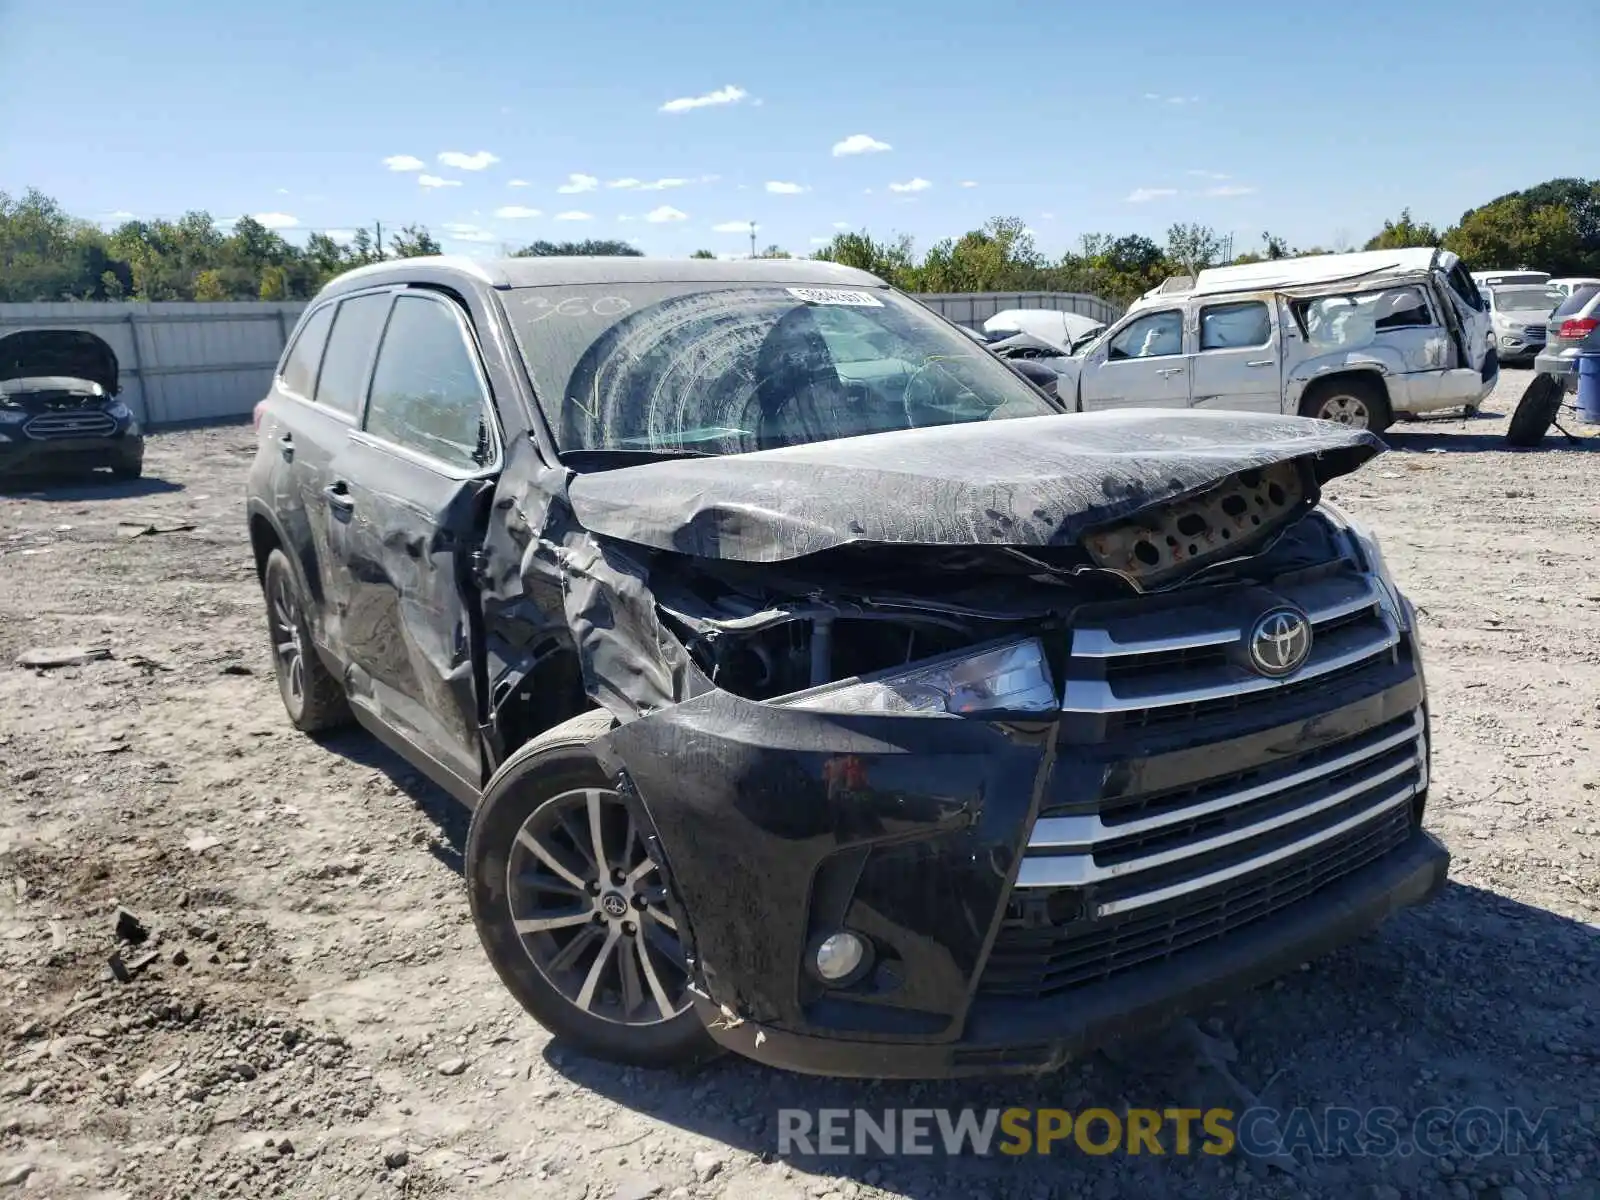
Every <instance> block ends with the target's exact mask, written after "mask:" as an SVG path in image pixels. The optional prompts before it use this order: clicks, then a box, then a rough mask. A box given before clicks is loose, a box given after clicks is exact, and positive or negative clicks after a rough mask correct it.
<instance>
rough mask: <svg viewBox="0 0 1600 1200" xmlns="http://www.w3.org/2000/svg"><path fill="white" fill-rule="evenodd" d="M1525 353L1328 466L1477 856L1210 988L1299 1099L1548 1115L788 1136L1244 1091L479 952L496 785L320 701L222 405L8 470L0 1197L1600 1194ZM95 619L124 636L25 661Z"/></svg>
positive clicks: (1436, 804)
mask: <svg viewBox="0 0 1600 1200" xmlns="http://www.w3.org/2000/svg"><path fill="white" fill-rule="evenodd" d="M1526 379H1527V376H1526V375H1525V374H1524V373H1521V372H1508V374H1507V378H1506V381H1505V383H1504V384H1503V385H1502V387H1501V389H1500V391H1499V393H1498V395H1497V396H1496V398H1495V399H1494V400H1493V401H1492V402H1491V404H1490V405H1489V406H1488V408H1487V409H1486V412H1485V415H1484V416H1482V417H1480V418H1479V419H1477V420H1474V421H1465V422H1464V421H1461V420H1459V419H1456V418H1453V417H1452V418H1449V419H1442V420H1433V421H1429V422H1427V423H1424V424H1414V425H1405V426H1399V427H1397V430H1396V431H1395V433H1394V434H1393V436H1392V439H1391V440H1392V443H1393V447H1394V452H1393V453H1391V454H1389V455H1386V456H1384V457H1382V458H1380V459H1379V460H1377V461H1376V462H1374V463H1373V464H1371V465H1370V466H1369V467H1368V468H1367V469H1365V470H1363V471H1362V472H1360V473H1359V474H1358V475H1357V476H1356V477H1354V478H1351V479H1348V480H1344V481H1340V483H1339V484H1338V485H1337V486H1336V488H1335V489H1334V491H1335V495H1336V498H1337V499H1339V500H1340V501H1343V502H1346V503H1347V504H1348V506H1349V507H1350V508H1351V509H1352V510H1353V511H1355V512H1356V513H1357V514H1358V515H1359V516H1361V517H1362V518H1364V519H1366V520H1368V521H1369V522H1370V523H1371V524H1372V525H1374V526H1375V527H1376V528H1377V529H1378V531H1379V532H1380V534H1381V535H1382V536H1383V538H1384V541H1385V546H1386V549H1387V553H1388V557H1389V561H1390V563H1391V565H1392V567H1393V569H1394V571H1395V573H1396V575H1397V576H1398V577H1399V578H1400V580H1401V581H1402V583H1403V584H1404V585H1405V586H1406V587H1407V588H1408V589H1409V591H1410V593H1411V594H1412V596H1413V597H1414V599H1415V600H1416V602H1417V603H1418V604H1419V605H1420V606H1421V609H1422V618H1421V620H1422V631H1423V638H1424V642H1425V647H1426V652H1427V656H1428V664H1429V669H1430V681H1431V684H1432V688H1433V693H1432V695H1433V706H1434V714H1435V715H1434V730H1435V735H1436V743H1437V745H1436V753H1435V757H1434V772H1435V774H1434V783H1433V788H1432V796H1431V808H1430V813H1431V816H1430V824H1431V826H1432V827H1433V829H1434V830H1435V831H1436V832H1438V833H1439V834H1440V835H1441V836H1443V837H1444V839H1445V840H1446V841H1447V842H1448V843H1449V845H1450V848H1451V850H1452V852H1453V854H1454V856H1455V864H1454V868H1453V871H1452V875H1453V880H1454V882H1453V885H1452V886H1451V887H1450V888H1449V889H1448V890H1447V891H1446V893H1445V894H1444V895H1443V896H1442V897H1441V898H1440V899H1439V900H1438V901H1437V902H1435V903H1434V904H1433V905H1431V906H1429V907H1427V908H1426V909H1423V910H1420V911H1415V912H1412V913H1409V914H1406V915H1404V916H1402V917H1400V918H1398V919H1396V920H1394V921H1392V922H1391V923H1390V924H1389V925H1388V926H1386V927H1385V928H1384V929H1383V930H1382V931H1381V932H1379V933H1378V934H1376V935H1375V936H1373V937H1371V938H1369V939H1367V940H1366V941H1364V942H1362V943H1360V944H1358V945H1356V946H1353V947H1351V948H1349V949H1347V950H1345V951H1343V952H1341V953H1338V954H1336V955H1334V956H1333V957H1331V958H1329V959H1327V960H1325V961H1321V962H1317V963H1313V964H1311V965H1310V966H1309V967H1307V968H1303V969H1302V970H1301V971H1300V972H1299V973H1296V974H1294V975H1292V976H1291V977H1289V978H1287V979H1285V980H1282V981H1280V982H1279V983H1277V984H1274V985H1272V986H1270V987H1267V988H1263V989H1261V990H1260V991H1258V992H1255V993H1253V994H1250V995H1247V996H1244V997H1242V998H1240V999H1238V1000H1237V1001H1235V1002H1233V1003H1230V1004H1228V1005H1224V1006H1219V1007H1217V1008H1216V1009H1214V1010H1212V1011H1210V1012H1208V1013H1205V1014H1201V1015H1200V1020H1201V1023H1202V1024H1203V1025H1204V1027H1205V1028H1206V1029H1208V1030H1209V1031H1210V1032H1211V1034H1212V1035H1214V1038H1215V1044H1216V1046H1217V1047H1218V1048H1219V1051H1220V1053H1221V1055H1222V1056H1223V1057H1227V1056H1230V1055H1236V1058H1235V1059H1234V1061H1233V1063H1232V1071H1233V1073H1234V1075H1235V1076H1236V1077H1237V1080H1238V1081H1239V1083H1240V1085H1242V1086H1243V1087H1245V1088H1248V1089H1250V1090H1251V1091H1253V1092H1255V1093H1258V1094H1259V1095H1260V1097H1261V1099H1262V1101H1263V1102H1264V1103H1266V1104H1268V1105H1272V1106H1274V1107H1276V1108H1280V1109H1287V1108H1289V1107H1291V1106H1293V1105H1307V1106H1311V1107H1313V1108H1319V1109H1320V1108H1321V1107H1322V1106H1327V1105H1348V1106H1353V1107H1367V1106H1371V1105H1391V1106H1393V1107H1394V1108H1396V1109H1398V1110H1399V1111H1400V1113H1401V1121H1402V1124H1404V1122H1405V1121H1406V1120H1409V1119H1412V1118H1415V1117H1417V1116H1418V1115H1419V1114H1421V1113H1422V1112H1423V1111H1424V1110H1425V1109H1427V1108H1428V1107H1429V1106H1432V1105H1442V1106H1447V1107H1450V1108H1455V1109H1460V1108H1465V1107H1467V1106H1470V1105H1483V1106H1486V1107H1488V1108H1490V1109H1493V1110H1495V1111H1497V1112H1499V1111H1503V1110H1504V1109H1505V1108H1506V1107H1508V1106H1513V1105H1515V1106H1521V1107H1523V1108H1526V1109H1529V1110H1531V1111H1532V1112H1533V1113H1534V1114H1537V1113H1538V1112H1540V1111H1541V1110H1544V1109H1553V1110H1555V1124H1554V1134H1553V1136H1552V1138H1551V1140H1550V1142H1549V1144H1548V1146H1547V1147H1546V1148H1545V1149H1544V1150H1542V1151H1534V1152H1530V1153H1528V1154H1523V1155H1518V1156H1509V1155H1506V1154H1503V1153H1496V1154H1491V1155H1488V1156H1486V1157H1473V1156H1469V1155H1466V1154H1461V1153H1458V1154H1456V1155H1455V1156H1454V1157H1443V1158H1440V1159H1437V1160H1435V1159H1432V1158H1427V1157H1423V1156H1419V1155H1415V1154H1413V1155H1409V1156H1390V1157H1352V1156H1330V1157H1322V1158H1316V1159H1309V1158H1308V1159H1307V1160H1306V1161H1304V1162H1302V1163H1300V1164H1299V1165H1297V1166H1295V1167H1294V1168H1293V1169H1292V1170H1279V1169H1277V1168H1273V1167H1269V1166H1267V1165H1265V1164H1263V1163H1262V1162H1260V1161H1253V1162H1250V1161H1246V1160H1244V1159H1243V1158H1240V1157H1237V1156H1235V1157H1231V1158H1227V1159H1217V1158H1210V1157H1205V1156H1198V1157H1187V1158H1179V1157H1167V1158H1160V1159H1158V1158H1152V1157H1150V1156H1149V1155H1144V1156H1140V1157H1133V1158H1126V1157H1121V1156H1115V1157H1107V1158H1092V1157H1087V1156H1085V1155H1082V1154H1079V1153H1077V1152H1076V1151H1070V1152H1068V1153H1058V1154H1057V1155H1056V1156H1055V1157H1053V1158H1052V1159H1049V1160H1042V1159H1037V1158H1035V1159H1028V1160H1022V1161H1014V1160H1011V1159H1008V1158H1004V1157H990V1158H977V1157H963V1158H958V1159H949V1160H946V1159H944V1158H899V1159H881V1158H879V1159H874V1158H835V1159H823V1158H812V1157H803V1156H799V1157H791V1158H789V1159H787V1160H785V1159H783V1158H780V1157H778V1155H777V1154H776V1145H777V1142H776V1124H777V1111H778V1110H779V1109H780V1108H782V1107H799V1108H807V1109H813V1110H815V1109H818V1108H824V1107H834V1108H845V1107H866V1108H872V1109H882V1108H884V1107H891V1106H902V1105H903V1106H914V1107H943V1106H948V1107H962V1106H972V1107H976V1108H989V1107H1006V1106H1008V1105H1016V1104H1036V1105H1048V1106H1060V1107H1066V1108H1070V1109H1074V1110H1076V1109H1081V1108H1083V1107H1085V1106H1088V1105H1092V1104H1100V1105H1105V1106H1109V1107H1111V1108H1113V1109H1122V1108H1125V1107H1127V1106H1138V1107H1156V1108H1161V1107H1167V1106H1173V1105H1186V1106H1192V1107H1205V1106H1208V1105H1212V1104H1221V1105H1225V1106H1228V1107H1232V1108H1236V1109H1242V1108H1244V1107H1246V1105H1247V1103H1248V1101H1247V1100H1246V1099H1245V1098H1244V1096H1243V1094H1242V1092H1241V1091H1240V1090H1239V1088H1237V1087H1235V1086H1234V1085H1233V1084H1231V1083H1230V1082H1228V1081H1227V1080H1226V1079H1225V1078H1224V1077H1223V1075H1222V1074H1221V1073H1219V1071H1218V1070H1217V1069H1216V1068H1215V1067H1214V1066H1204V1065H1201V1063H1200V1061H1199V1060H1198V1059H1197V1058H1196V1055H1195V1053H1194V1052H1193V1051H1192V1050H1182V1049H1178V1048H1176V1047H1177V1046H1178V1043H1177V1042H1175V1040H1174V1039H1173V1038H1171V1037H1167V1038H1161V1039H1152V1040H1151V1041H1150V1042H1149V1043H1148V1044H1145V1045H1142V1046H1138V1047H1127V1048H1124V1049H1122V1050H1120V1051H1118V1052H1116V1053H1115V1054H1114V1055H1113V1056H1112V1057H1105V1056H1097V1057H1096V1058H1095V1059H1093V1060H1092V1061H1088V1062H1085V1063H1083V1064H1081V1065H1080V1066H1078V1067H1075V1068H1072V1069H1069V1070H1068V1071H1067V1072H1065V1073H1064V1074H1062V1075H1060V1076H1057V1077H1053V1078H1048V1079H1044V1080H1038V1081H1025V1082H1013V1083H1006V1082H997V1083H992V1084H970V1083H968V1084H960V1085H956V1084H937V1085H921V1086H911V1085H866V1084H856V1083H843V1082H831V1081H819V1080H810V1079H805V1078H801V1077H797V1076H790V1075H784V1074H779V1073H776V1072H769V1071H766V1070H762V1069H758V1068H756V1067H753V1066H750V1065H747V1064H745V1063H742V1062H739V1061H734V1060H724V1061H723V1062H721V1063H718V1064H716V1065H714V1066H713V1067H711V1068H710V1069H708V1070H706V1071H704V1072H703V1073H701V1074H700V1075H698V1076H696V1077H693V1078H680V1077H676V1076H664V1075H651V1074H644V1073H638V1072H629V1071H623V1070H619V1069H614V1068H610V1067H606V1066H601V1065H596V1064H594V1063H590V1062H587V1061H583V1060H580V1059H577V1058H576V1057H575V1056H571V1055H567V1054H563V1053H562V1052H561V1050H560V1049H559V1048H557V1047H554V1046H552V1045H551V1044H550V1043H549V1040H548V1039H547V1038H546V1036H545V1035H544V1033H543V1032H542V1031H541V1030H540V1029H539V1028H538V1027H537V1026H536V1025H535V1024H534V1023H533V1022H532V1020H531V1019H529V1018H528V1017H526V1016H525V1015H524V1014H523V1013H522V1011H521V1010H520V1009H518V1008H517V1007H515V1006H514V1004H513V1003H512V1002H511V1001H510V999H509V998H508V997H507V995H506V994H505V993H504V992H503V991H502V989H501V987H500V986H499V984H498V982H497V981H496V979H495V977H494V976H493V974H492V972H491V971H490V968H489V966H488V964H487V962H486V961H485V959H484V957H483V955H482V953H481V952H480V950H479V947H478V944H477V940H476V936H475V935H474V933H473V930H472V926H471V924H470V922H469V920H468V917H467V907H466V901H465V898H464V895H463V889H462V884H461V879H460V876H459V866H460V848H461V845H462V840H463V836H464V832H465V820H464V817H463V815H462V813H461V812H460V811H458V810H457V809H455V808H454V807H453V806H452V804H451V802H449V801H448V800H447V799H445V798H444V796H443V795H442V794H441V793H439V792H438V791H436V790H435V789H433V788H432V787H430V786H428V785H426V784H425V783H423V782H422V781H421V780H420V779H419V778H418V777H417V776H416V775H415V774H414V773H413V772H411V771H410V770H409V769H408V768H407V767H405V765H404V764H403V763H401V762H400V761H398V760H397V759H395V758H394V757H393V756H391V755H389V754H387V753H385V752H384V751H383V750H381V749H380V748H379V747H378V746H377V745H375V744H374V743H373V742H372V741H371V740H370V739H369V738H367V737H365V736H363V735H360V734H348V735H343V736H341V737H339V738H336V739H334V740H332V741H329V742H327V743H326V744H322V745H319V744H318V743H316V742H313V741H311V740H310V739H308V738H305V737H302V736H300V735H298V734H296V733H294V732H292V731H291V730H290V729H289V727H288V725H287V723H286V721H285V719H284V717H283V714H282V712H281V709H280V706H279V702H278V697H277V693H276V691H275V689H274V686H273V683H272V674H271V666H270V663H269V661H268V656H267V645H266V639H265V635H264V628H263V619H262V615H261V606H260V601H259V595H258V591H257V587H256V581H255V578H254V574H253V571H252V568H251V565H250V562H249V555H248V548H247V545H246V539H245V536H244V522H243V519H242V505H241V489H242V486H243V481H244V477H245V473H246V470H247V465H248V463H249V459H250V456H251V454H252V453H253V445H252V438H251V435H250V432H249V430H248V429H241V428H226V429H212V430H206V431H200V432H188V433H181V434H173V435H170V436H165V437H160V438H156V439H155V440H154V441H153V443H152V444H151V446H150V455H149V459H148V462H147V470H148V473H149V476H150V478H148V479H147V480H146V481H145V482H144V484H143V485H142V486H123V485H116V484H113V483H111V482H110V481H109V480H107V481H104V482H98V483H68V484H64V485H62V486H55V487H51V488H49V489H48V490H37V491H35V490H27V491H12V492H10V493H0V618H3V620H0V800H3V803H0V1198H3V1197H5V1196H6V1195H9V1194H11V1193H12V1192H13V1191H15V1192H16V1193H19V1194H20V1193H26V1194H28V1195H62V1196H78V1195H84V1196H87V1195H95V1196H130V1197H132V1196H174V1197H176V1196H185V1197H187V1196H269V1195H284V1196H288V1195H293V1196H312V1197H344V1198H347V1200H348V1198H351V1197H358V1196H392V1195H399V1194H406V1195H413V1196H415V1195H422V1196H443V1195H455V1194H458V1193H460V1194H474V1195H483V1196H504V1197H511V1196H517V1197H523V1196H539V1197H550V1198H552V1200H578V1198H580V1197H594V1198H609V1197H613V1196H617V1197H648V1196H661V1197H663V1198H666V1197H676V1198H680V1200H681V1198H683V1197H690V1196H694V1197H701V1196H707V1197H709V1196H727V1197H737V1198H744V1197H774V1198H777V1197H803V1196H825V1197H828V1200H834V1198H836V1197H878V1196H910V1197H918V1198H921V1197H934V1196H940V1197H942V1196H974V1197H988V1196H1010V1197H1030V1198H1031V1197H1048V1196H1093V1197H1111V1196H1117V1195H1124V1194H1126V1195H1138V1196H1141V1197H1167V1196H1221V1195H1236V1196H1300V1195H1309V1196H1327V1197H1349V1196H1372V1197H1376V1198H1381V1200H1400V1197H1402V1196H1435V1195H1438V1196H1456V1197H1471V1196H1475V1195H1481V1196H1484V1197H1488V1198H1489V1200H1494V1198H1495V1197H1496V1196H1498V1197H1500V1198H1502V1200H1516V1198H1517V1197H1519V1196H1520V1197H1526V1198H1529V1200H1539V1198H1541V1197H1550V1196H1587V1197H1595V1196H1596V1195H1600V1190H1597V1186H1596V1184H1595V1182H1594V1181H1595V1180H1596V1179H1597V1178H1600V1121H1597V1118H1596V1112H1595V1104H1596V1102H1597V1101H1600V858H1597V853H1600V790H1597V789H1600V561H1597V557H1596V554H1595V550H1596V547H1597V546H1600V491H1597V488H1600V458H1597V457H1596V451H1597V450H1600V438H1595V437H1590V438H1588V439H1587V440H1586V442H1585V444H1584V445H1583V446H1582V447H1580V448H1568V447H1566V446H1564V445H1563V444H1562V443H1561V441H1560V439H1559V438H1557V437H1554V436H1552V437H1551V438H1549V439H1547V440H1546V442H1545V444H1544V446H1543V447H1542V448H1540V449H1539V450H1536V451H1532V452H1511V451H1507V450H1506V449H1505V448H1504V445H1503V442H1502V441H1501V434H1502V433H1503V430H1504V413H1505V412H1506V410H1507V409H1508V408H1509V407H1510V405H1511V403H1512V401H1513V400H1514V398H1515V397H1516V396H1517V395H1519V394H1520V392H1521V388H1522V386H1523V385H1524V383H1525V382H1526ZM1491 414H1492V415H1491ZM123 522H131V523H133V524H132V525H131V526H129V525H120V527H119V523H123ZM147 525H154V526H156V527H157V528H158V529H167V530H168V531H166V532H154V533H146V534H145V535H144V536H138V537H130V536H128V535H129V534H130V533H132V532H134V531H135V530H136V529H138V528H139V527H141V526H147ZM176 525H190V526H192V528H186V529H168V527H169V526H176ZM66 644H75V645H78V646H85V647H93V646H104V647H107V648H109V651H110V655H109V657H107V658H104V659H101V660H99V661H94V662H90V663H87V664H85V665H81V666H74V667H65V668H60V669H52V670H40V671H36V670H30V669H25V668H22V667H16V666H12V665H11V664H12V663H13V660H15V659H16V657H17V656H18V655H19V654H21V653H22V652H24V651H26V650H28V649H30V648H34V647H48V646H61V645H66ZM119 905H122V906H125V907H126V908H127V909H128V910H131V912H132V913H134V914H137V916H138V918H139V919H140V920H141V922H142V924H143V926H144V927H145V928H146V929H147V930H148V934H149V936H148V938H147V939H146V940H144V941H143V942H142V943H140V944H132V943H129V942H126V941H123V942H119V940H118V938H117V935H116V927H117V924H118V914H117V910H118V906H119ZM128 931H129V932H134V933H135V934H137V931H134V930H128ZM114 952H118V953H120V960H119V965H120V966H121V967H122V969H123V970H124V972H125V973H126V974H127V981H126V982H124V981H119V980H118V979H117V978H115V977H114V975H113V973H112V971H111V970H110V968H109V967H108V960H109V959H110V958H111V956H112V954H113V953H114ZM152 955H153V957H151V956H152ZM146 960H148V961H146ZM1185 1044H1187V1043H1185ZM1303 1157H1305V1156H1303Z"/></svg>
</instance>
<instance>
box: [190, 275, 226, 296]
mask: <svg viewBox="0 0 1600 1200" xmlns="http://www.w3.org/2000/svg"><path fill="white" fill-rule="evenodd" d="M194 298H195V299H196V300H226V299H227V298H228V287H227V285H226V284H225V283H223V281H222V275H221V273H220V272H218V271H214V270H206V271H201V272H199V273H198V274H197V275H195V277H194Z"/></svg>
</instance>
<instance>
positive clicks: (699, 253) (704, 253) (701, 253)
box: [689, 250, 716, 258]
mask: <svg viewBox="0 0 1600 1200" xmlns="http://www.w3.org/2000/svg"><path fill="white" fill-rule="evenodd" d="M689 257H690V258H715V257H716V255H715V254H713V253H711V251H709V250H696V251H695V252H694V253H693V254H691V255H689Z"/></svg>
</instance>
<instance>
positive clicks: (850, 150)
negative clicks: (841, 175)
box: [833, 133, 894, 158]
mask: <svg viewBox="0 0 1600 1200" xmlns="http://www.w3.org/2000/svg"><path fill="white" fill-rule="evenodd" d="M893 149H894V147H893V146H891V145H889V143H888V142H880V141H879V140H878V139H877V138H875V137H873V136H872V135H871V134H866V133H852V134H851V135H850V136H849V137H847V138H845V139H844V141H842V142H835V143H834V144H833V156H834V157H835V158H843V157H844V156H845V155H847V154H881V153H883V152H884V151H885V150H893Z"/></svg>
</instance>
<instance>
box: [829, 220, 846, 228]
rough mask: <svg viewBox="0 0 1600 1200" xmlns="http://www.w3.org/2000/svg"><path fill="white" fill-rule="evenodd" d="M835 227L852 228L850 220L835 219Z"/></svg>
mask: <svg viewBox="0 0 1600 1200" xmlns="http://www.w3.org/2000/svg"><path fill="white" fill-rule="evenodd" d="M833 227H834V228H835V229H849V228H850V222H849V221H835V222H834V223H833Z"/></svg>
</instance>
